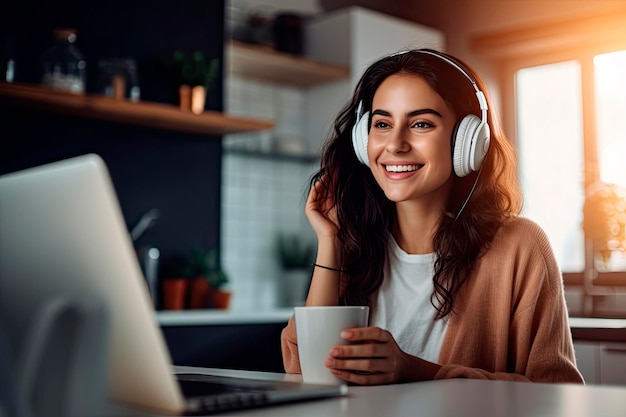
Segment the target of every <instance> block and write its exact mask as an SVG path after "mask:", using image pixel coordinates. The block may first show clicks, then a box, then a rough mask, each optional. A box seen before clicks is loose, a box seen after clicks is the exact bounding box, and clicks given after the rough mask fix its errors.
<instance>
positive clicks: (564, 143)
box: [470, 4, 626, 316]
mask: <svg viewBox="0 0 626 417" xmlns="http://www.w3.org/2000/svg"><path fill="white" fill-rule="evenodd" d="M558 19H559V18H558V17H555V18H554V20H553V21H551V22H544V23H541V24H536V25H529V26H527V27H516V28H510V29H504V30H502V31H497V32H493V33H485V34H481V35H478V36H475V37H473V38H472V39H471V40H470V43H471V46H472V48H473V49H474V50H475V51H477V52H478V53H479V54H480V55H481V56H482V57H483V58H486V59H488V60H490V61H491V62H493V63H495V64H497V66H498V68H497V69H498V71H497V72H496V73H494V74H491V75H492V76H493V75H497V76H498V77H499V85H498V87H499V91H498V92H499V93H500V96H501V98H502V102H501V103H500V104H501V106H502V115H503V119H502V120H503V124H504V125H503V127H504V129H505V131H506V133H507V134H508V135H509V137H510V138H511V139H512V140H513V142H514V143H515V144H516V146H517V149H518V154H519V176H520V185H521V187H522V193H523V195H524V208H523V211H522V215H524V216H527V217H529V218H531V219H533V220H535V221H536V222H537V223H538V224H539V225H540V226H541V227H542V228H543V229H544V230H545V231H546V233H547V235H548V238H549V239H550V242H551V244H552V246H553V248H554V252H555V255H556V257H557V261H558V263H559V266H560V267H561V270H562V271H563V278H564V280H565V284H566V285H568V284H571V285H580V286H581V287H582V288H583V289H584V291H583V296H582V298H581V299H580V301H579V302H577V304H578V305H579V307H577V309H576V310H577V311H578V309H580V312H582V313H583V314H584V315H589V314H591V315H595V314H596V312H597V313H598V314H620V315H621V316H623V313H624V305H623V301H624V296H626V255H624V253H623V252H620V251H616V250H610V249H611V248H612V249H616V248H620V247H622V248H623V247H625V246H626V128H625V127H626V75H624V74H626V35H625V32H624V27H625V25H626V4H624V5H620V7H617V8H616V9H614V10H605V11H597V13H596V12H595V11H594V12H590V13H587V14H585V15H584V16H583V15H580V16H578V17H570V18H565V17H563V18H562V19H561V20H558ZM487 81H488V82H489V81H491V82H493V81H494V80H493V79H491V80H487ZM607 196H608V197H609V198H608V201H609V202H610V203H611V204H606V202H607ZM592 197H593V198H592ZM607 208H608V209H609V210H608V211H612V213H613V214H612V215H611V216H598V215H597V213H601V212H603V211H604V210H607ZM616 212H618V213H622V214H623V216H622V217H621V218H620V216H618V215H615V213H616ZM590 213H595V214H594V215H593V216H592V215H591V214H590ZM594 218H595V219H596V220H597V219H600V222H599V223H598V222H593V221H590V219H594ZM607 218H611V219H612V220H615V221H613V222H612V223H610V224H609V222H607V221H605V220H606V219H607ZM616 219H617V220H616ZM568 290H569V289H568ZM571 290H572V294H579V292H578V289H574V288H571ZM596 295H603V296H604V295H619V296H620V297H621V298H620V297H609V298H606V297H602V298H597V297H594V296H596ZM619 300H621V301H619ZM596 301H598V302H599V304H600V306H599V309H598V310H596V307H598V305H597V303H596ZM609 303H612V304H611V305H610V306H609ZM619 303H621V305H620V306H618V304H619ZM609 310H610V311H609ZM615 312H619V313H615Z"/></svg>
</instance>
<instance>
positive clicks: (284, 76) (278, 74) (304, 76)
mask: <svg viewBox="0 0 626 417" xmlns="http://www.w3.org/2000/svg"><path fill="white" fill-rule="evenodd" d="M225 55H226V70H227V71H228V73H229V74H232V75H237V76H241V77H245V78H250V79H255V80H259V81H264V82H270V83H274V84H281V85H291V86H294V87H311V86H314V85H318V84H324V83H328V82H332V81H339V80H344V79H347V78H348V77H349V76H350V70H349V69H348V68H346V67H342V66H339V65H333V64H328V63H323V62H319V61H314V60H311V59H308V58H301V57H297V56H295V55H290V54H286V53H282V52H277V51H275V50H274V49H272V48H270V47H267V46H260V45H249V44H246V43H242V42H236V41H230V42H229V43H228V44H227V45H226V48H225Z"/></svg>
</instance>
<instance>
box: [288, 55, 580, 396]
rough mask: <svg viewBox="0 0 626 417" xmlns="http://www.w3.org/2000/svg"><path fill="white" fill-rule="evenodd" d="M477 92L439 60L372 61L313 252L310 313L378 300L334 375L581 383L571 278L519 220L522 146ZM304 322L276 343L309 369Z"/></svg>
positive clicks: (317, 221) (479, 87) (534, 230)
mask: <svg viewBox="0 0 626 417" xmlns="http://www.w3.org/2000/svg"><path fill="white" fill-rule="evenodd" d="M484 91H485V88H484V84H483V82H482V81H481V80H480V79H479V77H478V76H477V74H476V73H475V72H474V71H473V70H472V69H471V68H470V67H469V66H467V65H465V64H464V63H462V62H461V61H459V60H457V59H455V58H454V57H452V56H450V55H446V54H443V53H440V52H436V51H433V50H424V49H419V50H412V51H406V52H403V53H397V54H394V55H390V56H386V57H383V58H381V59H380V60H378V61H376V62H375V63H373V64H372V65H371V66H370V67H369V68H368V69H367V70H366V71H365V73H364V75H363V76H362V78H361V80H360V81H359V83H358V84H357V87H356V91H355V93H354V96H353V97H352V99H351V100H350V102H349V103H348V104H347V105H346V107H345V108H344V109H343V111H342V112H341V113H340V114H339V116H338V117H337V119H336V121H335V130H334V133H333V135H332V136H331V137H330V138H329V140H328V142H327V144H326V147H325V149H324V153H323V155H322V160H321V167H320V170H319V171H318V172H317V173H316V175H315V176H314V178H313V180H312V183H311V190H310V193H309V196H308V199H307V202H306V207H305V214H306V216H307V218H308V220H309V222H310V224H311V226H312V228H313V230H314V232H315V233H316V235H317V238H318V251H317V259H316V261H315V265H316V268H315V270H314V273H313V277H312V282H311V286H310V290H309V295H308V298H307V300H306V305H307V306H316V305H368V306H370V327H365V328H354V329H349V331H345V332H342V334H341V336H342V337H343V338H344V339H346V340H347V341H348V342H350V343H352V345H339V346H335V347H333V348H332V349H331V351H330V352H329V357H328V359H327V360H326V362H325V363H326V366H327V368H329V370H330V371H331V372H332V373H333V374H334V375H335V376H337V377H338V378H340V379H342V380H345V381H348V382H352V383H357V384H366V385H373V384H385V383H396V382H407V381H421V380H429V379H441V378H459V377H463V378H483V379H503V380H520V381H536V382H578V383H580V382H582V377H581V376H580V373H579V372H578V371H577V369H576V366H575V359H574V352H573V347H572V339H571V334H570V331H569V325H568V317H567V310H566V308H565V301H564V295H563V286H562V277H561V275H560V272H559V268H558V266H557V264H556V261H555V259H554V255H553V252H552V248H551V247H550V245H549V243H548V240H547V238H546V236H545V234H544V232H543V230H542V229H541V228H539V227H538V226H537V225H536V224H535V223H533V222H531V221H529V220H527V219H523V218H521V217H518V213H519V210H520V206H521V198H520V195H519V190H518V187H517V180H516V166H515V152H514V150H513V147H512V145H511V143H510V142H509V141H508V139H507V138H506V137H505V136H504V134H503V132H502V130H501V129H500V127H499V122H498V120H496V119H495V117H494V114H493V113H491V112H490V110H489V106H488V98H487V95H486V94H485V92H484ZM295 326H296V323H295V322H294V320H293V319H292V320H290V322H289V324H288V325H287V327H286V328H285V329H284V331H283V334H282V348H283V360H284V363H285V369H286V370H287V372H300V362H299V358H298V352H299V350H298V340H297V337H296V331H295Z"/></svg>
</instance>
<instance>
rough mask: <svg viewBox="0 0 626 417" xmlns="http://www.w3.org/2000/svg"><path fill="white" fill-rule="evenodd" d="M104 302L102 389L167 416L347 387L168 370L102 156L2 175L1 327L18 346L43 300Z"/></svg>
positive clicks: (309, 395) (299, 397)
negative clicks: (106, 327)
mask: <svg viewBox="0 0 626 417" xmlns="http://www.w3.org/2000/svg"><path fill="white" fill-rule="evenodd" d="M65 292H67V293H69V292H72V293H74V294H75V293H79V294H84V295H85V296H97V297H99V299H102V300H104V303H105V305H106V306H107V307H108V311H109V315H110V338H109V339H110V344H109V346H108V352H109V362H108V395H109V398H110V399H111V400H112V401H114V402H120V403H123V404H126V405H130V406H134V407H138V408H140V409H146V410H152V411H156V412H159V413H163V414H171V415H181V414H211V413H212V412H216V411H222V410H227V409H234V408H249V407H255V406H258V405H268V404H275V403H283V402H291V401H297V400H306V399H314V398H323V397H330V396H338V395H344V394H345V393H346V387H341V386H318V385H309V384H302V383H295V382H287V381H280V382H272V381H265V380H246V379H240V378H228V377H214V376H202V375H190V374H186V375H174V373H173V368H172V364H171V360H170V355H169V352H168V350H167V347H166V344H165V342H164V338H163V336H162V334H161V331H160V328H159V325H158V323H157V321H156V318H155V312H154V309H153V306H152V302H151V299H150V295H149V292H148V289H147V286H146V283H145V280H144V278H143V276H142V272H141V269H140V266H139V263H138V260H137V258H136V254H135V251H134V248H133V246H132V242H131V239H130V236H129V233H128V230H127V229H126V226H125V222H124V219H123V216H122V212H121V209H120V206H119V203H118V200H117V196H116V193H115V190H114V188H113V184H112V182H111V179H110V177H109V174H108V171H107V168H106V166H105V163H104V161H103V160H102V159H101V158H100V157H99V156H98V155H95V154H89V155H84V156H80V157H76V158H71V159H67V160H64V161H59V162H54V163H51V164H47V165H43V166H40V167H35V168H31V169H27V170H23V171H20V172H15V173H11V174H6V175H4V176H0V325H2V328H3V329H4V332H5V334H6V336H7V339H8V340H9V345H11V347H12V348H13V349H14V351H20V350H21V349H22V348H23V347H24V346H21V345H20V343H23V340H24V337H25V332H26V331H27V329H28V327H29V324H30V321H31V319H32V315H31V312H32V311H34V310H35V309H36V308H37V306H38V305H39V304H40V303H41V302H42V301H43V300H45V299H47V297H50V295H53V294H59V293H65Z"/></svg>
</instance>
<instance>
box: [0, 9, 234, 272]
mask: <svg viewBox="0 0 626 417" xmlns="http://www.w3.org/2000/svg"><path fill="white" fill-rule="evenodd" d="M223 15H224V3H223V1H207V0H181V1H177V2H172V1H167V2H166V1H159V0H157V1H150V0H133V1H118V0H113V1H106V2H105V1H100V2H91V1H84V0H83V1H76V0H70V1H64V2H51V1H34V0H22V1H19V2H10V4H9V5H3V6H2V13H0V25H1V31H0V34H1V36H2V38H3V39H2V45H4V55H6V54H7V53H9V54H11V55H13V56H14V57H15V59H16V79H15V80H16V81H17V82H25V83H39V80H40V57H41V55H42V54H43V53H44V51H45V50H46V49H47V48H48V47H49V46H50V45H51V44H52V30H53V28H55V27H68V26H69V27H73V28H76V29H77V30H78V40H77V43H76V46H77V47H78V49H79V50H80V51H81V52H82V53H83V55H84V56H85V58H86V61H87V78H88V83H87V90H88V92H94V91H95V90H96V79H97V75H98V72H97V62H98V61H99V60H100V59H101V58H112V57H122V58H125V57H133V58H134V59H135V60H136V61H137V64H138V73H139V83H140V86H141V96H142V100H146V101H159V102H164V103H171V104H176V102H177V88H178V78H177V73H176V72H175V71H174V69H173V68H174V67H173V63H172V55H173V52H174V51H175V50H177V49H178V50H186V51H194V50H202V51H204V52H205V53H206V54H207V55H208V56H211V57H219V58H220V66H221V67H223V66H222V62H223V59H222V58H223V42H224V39H223V26H224V23H223V22H224V19H223ZM0 46H1V45H0ZM7 51H8V52H7ZM222 73H223V69H222V68H220V71H219V77H218V80H217V81H216V82H215V83H214V86H213V88H212V89H211V90H210V91H209V94H208V97H209V98H208V99H207V104H206V108H207V109H211V110H218V111H221V110H222V107H223V106H222V101H223V97H222V84H223V82H222V75H221V74H222ZM88 152H95V153H98V154H100V155H101V156H102V157H103V158H104V160H105V162H106V163H107V165H108V167H109V170H110V171H111V176H112V178H113V182H114V185H115V187H116V190H117V192H118V196H119V199H120V203H121V206H122V210H123V213H124V217H125V220H126V222H127V225H128V226H129V228H131V227H132V226H133V225H134V224H135V223H136V222H137V220H138V219H139V217H140V216H141V215H142V214H144V213H145V212H146V211H148V210H150V209H152V208H157V209H159V211H160V213H161V216H160V218H159V220H158V221H157V222H156V223H155V224H154V226H153V227H152V228H151V229H150V230H148V231H147V232H146V233H145V235H144V236H143V237H142V238H141V239H140V240H138V242H137V246H138V247H140V246H144V245H155V246H157V247H159V249H161V254H162V269H161V271H162V276H164V275H165V276H167V275H171V274H175V271H173V265H174V261H175V260H176V259H177V258H179V257H180V256H182V255H183V254H184V253H186V252H187V251H188V250H189V249H190V248H192V247H200V248H205V249H209V248H213V247H216V248H218V249H219V232H220V231H219V224H220V221H219V219H220V183H221V152H222V151H221V138H219V137H211V138H209V137H206V136H200V135H193V134H183V133H176V132H171V131H162V130H157V129H150V128H139V127H133V126H129V125H124V124H116V123H108V122H100V121H93V120H87V119H79V118H73V117H71V116H59V115H55V114H53V113H48V112H46V111H45V110H44V111H33V110H30V109H22V108H19V107H16V106H15V105H12V103H11V102H10V101H9V102H7V100H3V101H2V104H0V174H1V173H6V172H10V171H15V170H18V169H22V168H27V167H30V166H35V165H40V164H43V163H47V162H52V161H55V160H59V159H63V158H67V157H71V156H75V155H80V154H84V153H88Z"/></svg>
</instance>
